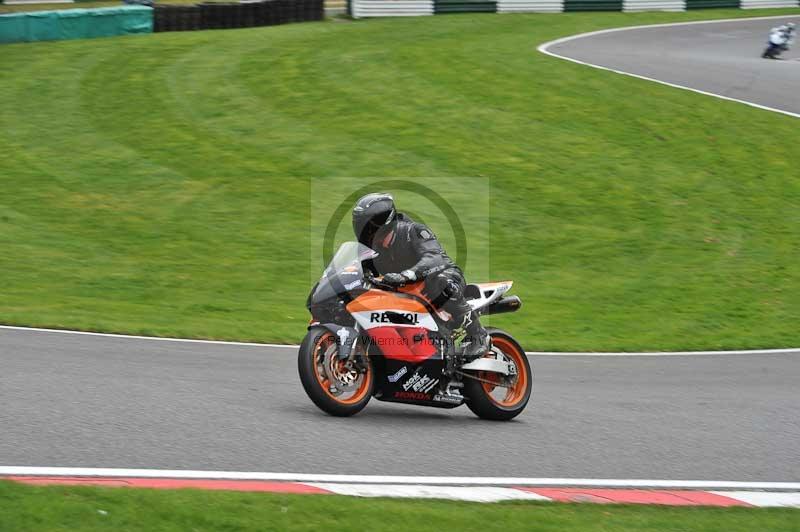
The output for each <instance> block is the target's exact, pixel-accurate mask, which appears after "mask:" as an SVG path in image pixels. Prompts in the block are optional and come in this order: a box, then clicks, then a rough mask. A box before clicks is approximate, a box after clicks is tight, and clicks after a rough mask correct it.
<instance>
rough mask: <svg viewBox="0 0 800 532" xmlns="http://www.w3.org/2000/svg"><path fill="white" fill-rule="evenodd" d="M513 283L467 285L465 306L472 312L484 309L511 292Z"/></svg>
mask: <svg viewBox="0 0 800 532" xmlns="http://www.w3.org/2000/svg"><path fill="white" fill-rule="evenodd" d="M513 284H514V281H500V282H497V283H476V284H468V285H467V289H466V291H465V295H466V298H467V304H469V306H470V307H472V310H479V309H482V308H486V307H488V306H489V305H491V304H492V303H494V302H495V301H497V300H498V299H500V298H501V297H503V294H505V293H506V292H508V291H509V290H511V287H512V286H513Z"/></svg>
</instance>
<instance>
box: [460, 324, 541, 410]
mask: <svg viewBox="0 0 800 532" xmlns="http://www.w3.org/2000/svg"><path fill="white" fill-rule="evenodd" d="M487 330H488V332H489V335H490V336H491V338H492V351H491V352H489V353H487V354H486V356H487V357H495V356H496V352H499V353H500V354H501V355H502V356H503V358H504V359H505V360H506V362H509V363H510V364H512V365H513V368H514V371H515V374H511V375H508V376H505V375H501V374H499V373H494V372H489V371H476V372H475V373H474V374H473V375H472V377H473V378H470V377H469V376H468V377H465V378H464V394H465V396H466V397H467V406H468V407H469V409H470V410H472V412H474V413H475V415H477V416H478V417H480V418H483V419H491V420H495V421H508V420H509V419H513V418H515V417H517V416H518V415H519V414H521V413H522V411H523V410H525V407H526V406H527V405H528V401H529V400H530V398H531V392H532V390H533V372H532V371H531V365H530V362H528V356H527V355H526V354H525V351H524V350H523V349H522V347H520V345H519V344H518V343H517V341H516V340H514V338H513V337H512V336H511V335H510V334H508V333H506V332H504V331H501V330H500V329H487Z"/></svg>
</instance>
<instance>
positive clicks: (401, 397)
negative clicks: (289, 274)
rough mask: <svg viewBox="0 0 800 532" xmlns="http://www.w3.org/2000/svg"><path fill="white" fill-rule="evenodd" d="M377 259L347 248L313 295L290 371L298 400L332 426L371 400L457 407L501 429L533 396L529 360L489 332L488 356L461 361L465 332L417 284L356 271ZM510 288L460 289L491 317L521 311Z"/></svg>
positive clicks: (509, 340)
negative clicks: (301, 392)
mask: <svg viewBox="0 0 800 532" xmlns="http://www.w3.org/2000/svg"><path fill="white" fill-rule="evenodd" d="M376 256H377V253H376V252H375V251H373V250H371V249H370V248H368V247H366V246H363V245H362V244H359V243H357V242H346V243H344V244H342V246H341V247H340V248H339V250H338V251H337V252H336V254H335V255H334V257H333V259H332V260H331V263H330V265H329V266H328V267H327V268H326V269H325V271H324V273H323V275H322V278H321V279H320V280H319V282H318V283H317V284H316V285H315V286H314V288H313V289H312V290H311V294H310V295H309V297H308V302H307V307H308V309H309V311H310V312H311V316H312V319H311V323H310V325H309V330H308V334H307V335H306V337H305V339H304V340H303V343H302V344H301V346H300V353H299V355H298V364H297V365H298V370H299V372H300V380H301V382H302V383H303V388H305V391H306V393H307V394H308V396H309V397H310V398H311V400H312V401H313V402H314V404H316V405H317V406H318V407H319V408H321V409H322V410H324V411H325V412H328V413H329V414H332V415H334V416H352V415H353V414H356V413H358V412H359V411H361V409H363V408H364V407H365V406H366V405H367V403H368V402H369V400H370V398H371V397H375V398H376V399H379V400H381V401H392V402H399V403H410V404H416V405H421V406H433V407H440V408H455V407H457V406H460V405H462V404H464V403H466V405H467V406H468V407H469V409H470V410H472V411H473V412H474V413H475V414H477V415H478V416H479V417H481V418H485V419H494V420H508V419H512V418H513V417H515V416H517V415H519V413H520V412H522V411H523V410H524V409H525V406H526V405H527V404H528V400H529V399H530V396H531V389H532V384H533V375H532V373H531V367H530V364H529V362H528V357H527V356H526V355H525V352H524V351H523V350H522V348H521V347H520V345H519V344H518V343H517V341H516V340H514V338H513V337H512V336H511V335H510V334H508V333H506V332H504V331H501V330H500V329H495V328H488V329H487V330H488V331H489V334H490V335H491V339H492V348H491V350H490V351H489V352H487V353H486V354H485V355H484V356H483V357H481V358H478V359H475V360H470V361H468V360H465V359H464V358H463V356H462V352H463V348H462V347H461V345H460V343H461V340H462V339H463V337H464V332H463V330H461V329H459V330H451V329H450V328H449V327H448V325H447V319H446V318H449V316H448V315H447V314H446V313H445V312H444V311H443V310H440V309H439V310H437V309H436V308H434V307H433V306H432V305H431V303H430V301H429V299H428V298H427V297H425V295H424V294H423V291H422V283H421V282H417V283H413V284H408V285H406V286H402V287H399V288H393V287H389V286H388V285H385V284H383V283H381V280H380V278H379V277H374V276H372V275H371V274H370V273H369V272H366V271H365V269H364V268H363V264H362V263H363V261H365V260H370V259H372V258H375V257H376ZM511 285H512V282H511V281H506V282H499V283H486V284H470V285H467V301H468V302H469V304H470V306H471V307H472V308H473V312H476V313H479V314H498V313H501V312H513V311H515V310H517V309H519V308H520V306H521V304H522V303H521V302H520V299H519V298H518V297H516V296H510V297H504V295H505V293H506V292H507V291H508V290H509V289H510V288H511Z"/></svg>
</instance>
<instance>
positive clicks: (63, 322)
mask: <svg viewBox="0 0 800 532" xmlns="http://www.w3.org/2000/svg"><path fill="white" fill-rule="evenodd" d="M781 12H783V13H787V12H793V13H797V12H798V10H790V11H778V10H766V11H763V12H758V11H741V10H729V11H725V10H722V11H707V12H690V13H643V14H623V13H605V14H596V13H588V14H587V13H574V14H564V15H555V16H553V15H508V16H500V15H460V16H439V17H422V18H418V19H411V20H397V19H395V20H370V21H361V22H353V23H309V24H294V25H287V26H280V27H268V28H253V29H244V30H231V31H204V32H186V33H165V34H157V35H146V36H132V37H124V38H117V39H115V40H113V41H109V40H104V39H95V40H87V41H69V42H57V43H31V44H15V45H5V46H3V47H2V65H3V73H4V75H3V77H2V79H1V80H0V100H1V101H3V102H6V105H3V106H2V107H0V125H2V127H0V145H2V146H3V148H4V156H3V157H2V158H1V159H0V190H2V193H0V248H1V249H2V250H3V253H2V254H0V271H1V272H2V279H0V322H4V323H9V324H22V325H34V326H54V327H67V328H78V329H89V330H98V331H107V332H128V333H137V334H154V335H165V336H188V337H205V338H217V339H238V340H255V341H277V342H297V341H298V340H299V339H300V338H301V337H302V335H303V334H304V329H305V323H306V322H307V316H306V312H305V309H304V308H303V303H304V301H305V296H306V294H307V291H308V289H309V286H310V279H311V278H312V276H313V274H312V271H313V273H316V272H317V271H318V270H319V265H318V264H316V263H315V264H313V265H310V261H309V256H310V251H309V249H310V246H311V244H310V242H311V238H312V235H311V233H310V231H309V213H310V212H311V211H312V209H314V208H315V205H317V204H318V203H319V202H324V201H325V198H323V197H320V196H318V195H315V196H313V197H312V194H311V191H312V190H314V187H312V185H311V182H312V180H313V179H326V178H333V177H341V176H351V177H354V178H355V179H356V180H364V182H366V180H367V179H368V178H374V177H375V176H382V177H391V178H394V177H409V178H412V179H413V178H418V177H423V176H442V177H449V178H458V177H459V176H483V177H485V178H486V179H488V180H489V183H490V190H491V208H492V210H491V220H490V226H489V236H488V238H477V239H475V238H474V239H473V240H472V241H470V246H471V247H470V250H471V253H472V255H473V256H484V257H489V260H490V268H491V277H493V278H495V279H499V278H512V279H514V280H515V281H516V283H517V284H516V286H515V292H516V293H517V294H519V295H521V297H522V299H523V301H524V302H525V306H524V308H523V310H522V311H521V312H519V313H517V314H514V315H507V316H501V317H497V318H496V319H495V323H496V324H497V325H500V326H504V327H508V328H509V329H510V330H512V331H513V332H514V333H515V334H516V335H517V336H518V337H519V338H520V339H521V341H522V342H523V344H524V345H525V347H526V348H528V349H547V350H551V349H552V350H640V349H725V348H764V347H784V346H793V345H798V344H800V332H799V330H798V327H797V319H798V317H800V298H798V297H796V295H797V294H798V293H800V269H798V268H797V264H798V262H799V261H800V231H799V230H798V228H800V209H798V208H797V207H798V205H800V172H798V170H797V157H796V146H797V145H799V144H800V127H798V121H797V120H796V119H793V118H790V117H786V116H781V115H777V114H773V113H768V112H764V111H760V110H757V109H753V108H749V107H746V106H743V105H739V104H735V103H732V102H724V101H720V100H717V99H713V98H708V97H704V96H701V95H698V94H692V93H688V92H683V91H678V90H674V89H671V88H669V87H665V86H660V85H657V84H652V83H648V82H644V81H641V80H636V79H631V78H627V77H623V76H617V75H614V74H612V73H609V72H602V71H598V70H594V69H589V68H586V67H582V66H580V65H575V64H572V63H568V62H564V61H560V60H557V59H554V58H551V57H547V56H544V55H542V54H539V53H537V52H536V50H535V48H536V45H537V44H538V43H541V42H544V41H548V40H551V39H554V38H556V37H560V36H565V35H570V34H575V33H579V32H586V31H591V30H597V29H601V28H609V27H616V26H624V25H634V24H646V23H659V22H670V21H687V20H695V19H708V18H727V17H741V16H754V15H765V14H767V15H775V14H780V13H781ZM756 52H757V51H756ZM776 139H781V140H780V142H777V141H776ZM406 207H411V208H412V210H413V208H415V206H414V205H408V204H406ZM461 208H463V209H464V210H465V211H467V210H468V209H469V205H468V204H466V205H462V206H461ZM434 229H435V230H439V228H436V227H434ZM469 273H470V272H468V274H469ZM473 278H474V276H473ZM476 280H477V279H476Z"/></svg>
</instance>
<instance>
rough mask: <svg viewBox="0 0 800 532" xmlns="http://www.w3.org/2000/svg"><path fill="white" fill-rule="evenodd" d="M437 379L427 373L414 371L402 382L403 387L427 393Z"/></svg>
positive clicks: (436, 382)
mask: <svg viewBox="0 0 800 532" xmlns="http://www.w3.org/2000/svg"><path fill="white" fill-rule="evenodd" d="M438 382H439V379H434V378H433V377H430V376H428V375H423V374H420V373H414V375H412V376H411V378H409V379H408V380H407V381H406V382H404V383H403V389H404V390H406V391H408V390H413V391H415V392H423V393H427V392H429V391H430V390H431V389H433V387H434V386H436V384H438Z"/></svg>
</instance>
